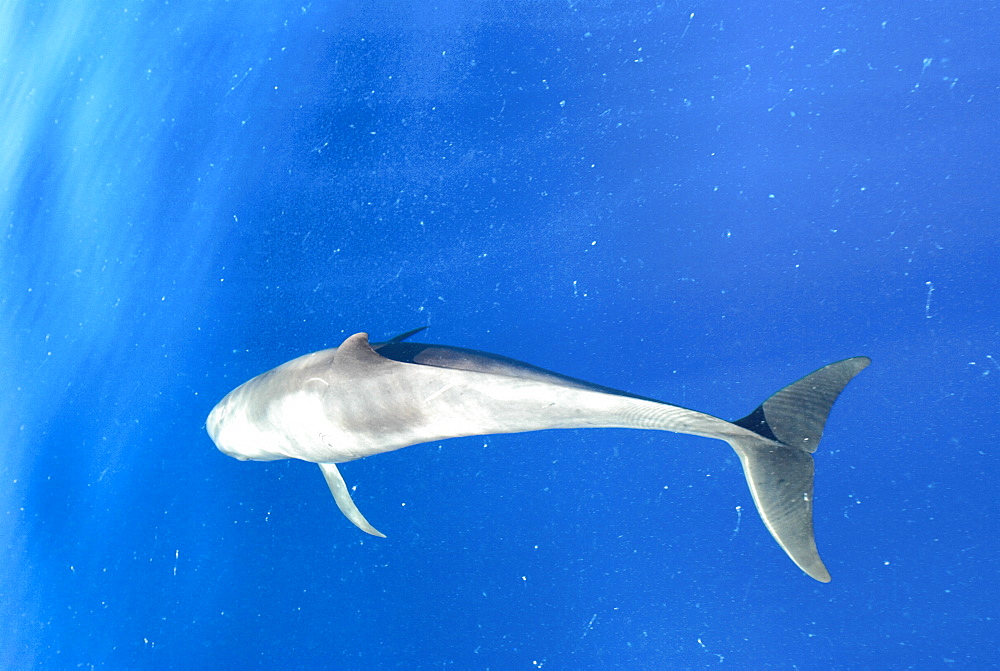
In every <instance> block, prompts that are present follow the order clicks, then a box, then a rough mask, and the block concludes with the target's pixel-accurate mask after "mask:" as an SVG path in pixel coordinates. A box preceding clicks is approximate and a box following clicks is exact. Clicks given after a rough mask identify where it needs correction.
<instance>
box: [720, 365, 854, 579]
mask: <svg viewBox="0 0 1000 671" xmlns="http://www.w3.org/2000/svg"><path fill="white" fill-rule="evenodd" d="M870 363H871V359H869V358H868V357H863V356H859V357H854V358H853V359H844V360H843V361H838V362H837V363H832V364H830V365H829V366H824V367H823V368H820V369H819V370H817V371H816V372H814V373H811V374H809V375H807V376H805V377H804V378H802V379H801V380H799V381H798V382H793V383H792V384H790V385H788V386H787V387H785V388H784V389H782V390H780V391H778V392H777V393H775V394H774V395H773V396H771V398H769V399H767V400H766V401H764V403H762V404H761V405H760V406H758V407H757V409H756V410H754V411H753V412H752V413H750V414H749V415H747V416H746V417H744V418H743V419H739V420H737V421H735V422H733V424H736V425H737V426H740V427H742V428H744V429H749V430H750V431H752V432H753V433H754V434H756V435H755V436H749V435H746V434H743V435H741V436H734V437H732V438H729V439H728V440H729V444H730V445H732V446H733V449H734V450H736V453H737V454H738V455H739V457H740V461H742V462H743V472H744V474H745V475H746V478H747V483H748V484H749V485H750V492H751V493H752V494H753V500H754V503H756V504H757V511H758V512H759V513H760V516H761V518H763V520H764V524H765V525H766V526H767V529H768V531H770V532H771V535H772V536H774V538H775V540H777V541H778V544H779V545H781V547H782V549H784V551H785V552H786V553H787V554H788V556H789V557H791V559H792V561H794V562H795V563H796V564H797V565H798V567H799V568H801V569H802V570H803V571H805V572H806V574H808V575H809V576H811V577H813V578H815V579H816V580H819V581H820V582H830V573H829V572H828V571H827V570H826V567H825V566H824V565H823V560H821V559H820V558H819V552H818V551H817V550H816V540H815V538H814V536H813V521H812V520H813V514H812V509H813V470H814V467H813V458H812V453H813V452H815V451H816V448H817V447H818V446H819V441H820V438H822V436H823V425H824V424H825V423H826V418H827V415H828V414H829V413H830V408H831V407H833V402H834V401H836V400H837V396H839V395H840V392H841V391H842V390H843V389H844V387H845V386H846V385H847V383H848V382H850V381H851V379H852V378H853V377H854V376H855V375H857V374H858V373H860V372H861V371H862V370H864V369H865V367H867V366H868V364H870Z"/></svg>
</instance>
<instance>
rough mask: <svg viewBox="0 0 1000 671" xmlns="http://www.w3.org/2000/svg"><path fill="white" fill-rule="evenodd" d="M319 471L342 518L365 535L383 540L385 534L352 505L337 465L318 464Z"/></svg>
mask: <svg viewBox="0 0 1000 671" xmlns="http://www.w3.org/2000/svg"><path fill="white" fill-rule="evenodd" d="M319 469H320V470H321V471H323V477H324V478H326V484H327V486H328V487H329V488H330V493H331V494H333V500H334V501H336V502H337V507H338V508H340V512H342V513H344V517H346V518H347V519H349V520H351V522H353V523H354V526H356V527H357V528H359V529H361V530H362V531H364V532H365V533H369V534H371V535H372V536H378V537H379V538H385V534H384V533H382V532H381V531H379V530H378V529H376V528H375V527H373V526H372V525H371V524H369V523H368V520H366V519H365V516H364V515H362V514H361V511H360V510H358V507H357V506H356V505H354V499H352V498H351V492H350V490H349V489H347V483H346V482H344V476H342V475H341V474H340V469H338V468H337V464H320V465H319Z"/></svg>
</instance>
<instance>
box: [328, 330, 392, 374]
mask: <svg viewBox="0 0 1000 671" xmlns="http://www.w3.org/2000/svg"><path fill="white" fill-rule="evenodd" d="M388 361H389V360H388V359H386V358H385V357H383V356H380V355H379V353H378V352H376V351H375V350H373V349H372V346H371V344H369V342H368V334H367V333H355V334H354V335H352V336H351V337H350V338H348V339H347V340H345V341H344V342H343V343H341V345H340V347H338V348H337V353H336V354H335V355H334V357H333V365H334V366H336V367H337V368H371V367H372V366H378V365H380V364H382V363H388Z"/></svg>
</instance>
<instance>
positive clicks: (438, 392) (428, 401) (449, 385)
mask: <svg viewBox="0 0 1000 671" xmlns="http://www.w3.org/2000/svg"><path fill="white" fill-rule="evenodd" d="M454 386H455V383H454V382H449V383H448V384H446V385H445V386H443V387H441V388H440V389H438V390H437V391H436V392H434V393H433V394H431V395H430V396H428V397H427V398H425V399H424V403H430V402H431V401H433V400H434V399H436V398H437V397H438V396H440V395H441V394H443V393H445V392H446V391H448V390H449V389H451V388H452V387H454Z"/></svg>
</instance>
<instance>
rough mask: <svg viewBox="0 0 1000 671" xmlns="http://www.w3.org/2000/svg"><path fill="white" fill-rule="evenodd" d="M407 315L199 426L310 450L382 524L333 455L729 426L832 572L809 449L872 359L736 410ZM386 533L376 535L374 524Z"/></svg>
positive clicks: (271, 447)
mask: <svg viewBox="0 0 1000 671" xmlns="http://www.w3.org/2000/svg"><path fill="white" fill-rule="evenodd" d="M422 330H423V329H416V330H414V331H409V332H407V333H404V334H401V335H399V336H396V337H395V338H393V339H391V340H389V341H386V342H382V343H375V344H370V343H369V342H368V335H367V334H366V333H356V334H354V335H352V336H351V337H349V338H347V339H346V340H345V341H344V342H343V344H342V345H341V346H340V347H335V348H332V349H326V350H322V351H319V352H313V353H312V354H306V355H304V356H301V357H299V358H297V359H293V360H292V361H289V362H287V363H285V364H282V365H281V366H278V367H277V368H274V369H273V370H270V371H268V372H266V373H263V374H262V375H259V376H257V377H255V378H253V379H252V380H250V381H248V382H245V383H244V384H242V385H240V386H239V387H237V388H236V389H234V390H233V391H231V392H230V393H229V394H228V395H226V397H225V398H223V399H222V400H221V401H220V402H219V403H218V405H216V406H215V408H213V409H212V412H211V413H210V414H209V416H208V420H207V422H206V428H207V429H208V433H209V435H210V436H211V438H212V440H213V441H214V443H215V445H216V446H217V447H218V449H219V450H221V451H222V452H224V453H225V454H228V455H230V456H232V457H235V458H237V459H241V460H259V461H268V460H274V459H289V458H291V459H302V460H304V461H311V462H315V463H317V464H319V466H320V469H321V470H322V472H323V475H324V477H325V479H326V482H327V485H328V486H329V488H330V491H331V492H332V494H333V497H334V500H335V501H336V503H337V506H338V507H339V508H340V510H341V511H342V512H343V513H344V515H345V516H346V517H347V518H348V519H349V520H351V522H353V523H354V524H355V525H356V526H358V527H359V528H360V529H362V530H364V531H366V532H368V533H370V534H372V535H375V536H383V534H382V533H380V532H379V531H378V530H376V529H375V528H374V527H373V526H372V525H371V524H369V523H368V521H367V520H366V519H365V517H364V516H363V515H362V514H361V512H360V511H359V510H358V508H357V506H356V505H355V504H354V501H353V500H352V499H351V495H350V492H349V490H348V488H347V485H346V484H345V482H344V479H343V477H342V476H341V475H340V472H339V471H338V469H337V466H336V464H338V463H343V462H345V461H352V460H354V459H361V458H363V457H368V456H371V455H374V454H379V453H382V452H390V451H392V450H398V449H400V448H403V447H407V446H409V445H416V444H419V443H427V442H431V441H436V440H442V439H445V438H454V437H458V436H474V435H486V434H494V433H517V432H523V431H539V430H543V429H571V428H572V429H576V428H596V427H620V428H631V429H657V430H663V431H674V432H677V433H688V434H693V435H697V436H705V437H708V438H716V439H719V440H724V441H726V442H727V443H729V445H731V446H732V448H733V449H734V450H735V451H736V454H737V455H739V458H740V462H741V463H742V465H743V472H744V474H745V475H746V479H747V483H748V484H749V486H750V492H751V493H752V495H753V500H754V503H755V504H756V506H757V511H758V512H759V513H760V516H761V518H762V519H763V521H764V524H765V525H766V526H767V529H768V530H769V531H770V532H771V535H772V536H774V538H775V540H777V541H778V544H779V545H780V546H781V547H782V549H784V551H785V552H786V553H787V554H788V556H789V557H790V558H791V559H792V561H794V562H795V563H796V565H798V566H799V568H801V569H802V570H803V571H804V572H805V573H806V574H808V575H809V576H811V577H813V578H815V579H816V580H819V581H820V582H829V581H830V574H829V572H828V571H827V569H826V567H825V566H824V565H823V561H822V560H821V559H820V556H819V553H818V551H817V549H816V542H815V539H814V536H813V470H814V465H813V456H812V453H813V452H815V451H816V448H817V447H818V445H819V441H820V438H821V437H822V434H823V427H824V425H825V423H826V418H827V415H828V414H829V412H830V408H831V407H832V406H833V403H834V401H835V400H836V398H837V396H838V395H839V394H840V392H841V390H843V388H844V387H845V386H846V385H847V383H848V382H849V381H850V380H851V379H852V378H853V377H854V376H855V375H857V374H858V373H859V372H860V371H861V370H863V369H864V368H865V367H866V366H868V364H869V363H870V362H871V361H870V359H868V358H867V357H853V358H850V359H844V360H843V361H838V362H836V363H832V364H829V365H827V366H824V367H823V368H820V369H819V370H817V371H815V372H813V373H811V374H809V375H807V376H805V377H804V378H802V379H800V380H798V381H797V382H793V383H792V384H790V385H788V386H787V387H784V388H783V389H781V390H779V391H778V392H776V393H775V394H773V395H772V396H771V397H770V398H768V399H767V400H766V401H764V402H763V403H762V404H760V405H759V406H758V407H757V408H756V409H755V410H754V411H753V412H751V413H750V414H749V415H747V416H746V417H743V418H742V419H738V420H735V421H733V422H729V421H726V420H724V419H720V418H718V417H713V416H712V415H708V414H705V413H702V412H698V411H695V410H689V409H687V408H683V407H680V406H676V405H670V404H668V403H663V402H661V401H657V400H655V399H651V398H646V397H642V396H637V395H634V394H630V393H628V392H624V391H619V390H616V389H611V388H609V387H603V386H600V385H596V384H591V383H589V382H585V381H583V380H578V379H575V378H571V377H567V376H564V375H560V374H558V373H553V372H551V371H547V370H545V369H543V368H539V367H537V366H532V365H530V364H526V363H523V362H520V361H516V360H514V359H510V358H507V357H503V356H499V355H495V354H489V353H486V352H479V351H476V350H471V349H465V348H461V347H447V346H441V345H429V344H422V343H414V342H407V338H409V337H410V336H412V335H414V334H415V333H417V332H419V331H422ZM383 537H384V536H383Z"/></svg>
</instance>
